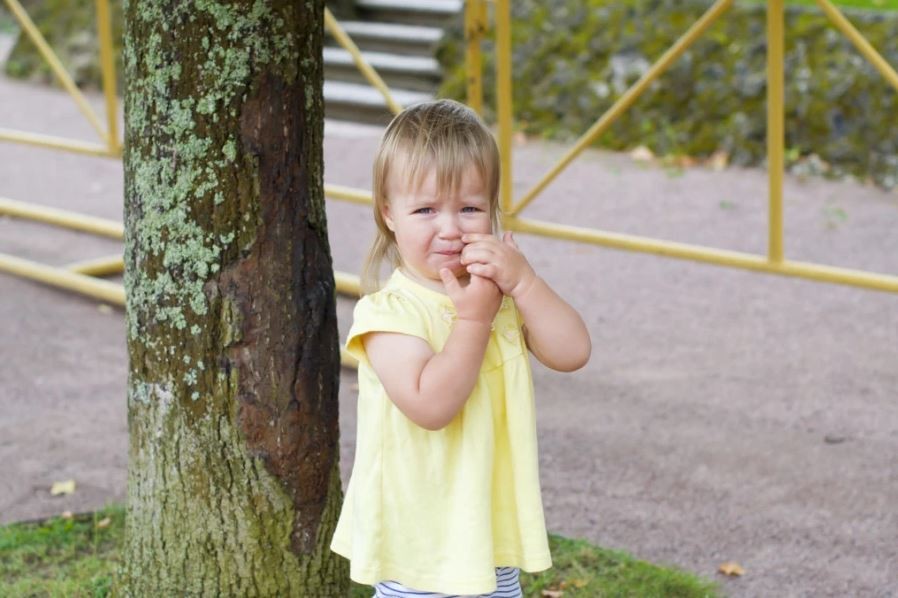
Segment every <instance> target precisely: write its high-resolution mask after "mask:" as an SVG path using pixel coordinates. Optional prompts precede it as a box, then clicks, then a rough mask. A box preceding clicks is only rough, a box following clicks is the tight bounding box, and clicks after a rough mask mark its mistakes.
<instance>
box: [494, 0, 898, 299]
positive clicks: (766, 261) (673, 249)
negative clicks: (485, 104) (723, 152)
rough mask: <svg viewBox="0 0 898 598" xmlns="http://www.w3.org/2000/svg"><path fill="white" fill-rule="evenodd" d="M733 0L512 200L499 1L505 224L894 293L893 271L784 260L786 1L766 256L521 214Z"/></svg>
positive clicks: (507, 67) (773, 107) (505, 10)
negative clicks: (854, 268) (514, 200)
mask: <svg viewBox="0 0 898 598" xmlns="http://www.w3.org/2000/svg"><path fill="white" fill-rule="evenodd" d="M817 3H818V4H819V5H820V6H821V7H822V8H823V10H824V12H825V13H826V15H827V16H828V17H829V18H830V20H832V21H833V23H835V25H836V26H837V27H838V28H839V29H840V30H841V31H843V32H844V33H845V34H846V35H847V36H848V37H849V38H850V39H851V41H852V42H853V43H854V44H855V45H856V46H857V47H858V49H859V50H860V51H861V52H862V53H863V54H864V56H866V57H867V58H868V59H869V60H870V61H871V62H872V63H873V64H874V66H875V67H876V68H877V70H879V72H881V73H882V74H883V75H884V76H885V78H886V79H887V80H888V81H889V83H891V84H892V85H893V86H894V87H895V88H896V89H898V75H896V74H895V70H894V69H893V68H892V67H891V66H890V65H889V64H888V63H886V62H885V60H883V59H882V57H881V56H880V55H879V54H878V53H877V52H876V50H874V49H873V47H872V46H871V45H870V44H869V43H868V42H867V41H866V40H865V39H864V38H863V36H861V34H860V33H858V32H857V30H856V29H854V27H853V26H852V25H851V24H850V23H849V22H848V21H847V19H845V17H844V16H843V15H842V14H841V13H840V12H839V10H838V9H837V8H835V7H834V6H833V5H832V4H831V3H830V2H829V1H828V0H817ZM731 4H732V0H718V1H717V2H715V3H714V4H713V5H712V6H711V7H710V8H709V9H708V10H707V11H706V12H705V14H704V15H702V17H701V18H700V19H699V20H698V21H697V22H696V23H695V24H694V25H693V26H692V27H690V28H689V30H688V31H686V33H685V34H684V35H683V36H682V37H681V38H680V39H679V40H677V41H676V42H675V43H674V45H673V46H671V48H670V49H668V50H667V51H666V52H665V53H664V54H663V55H662V56H661V58H660V59H658V61H657V62H656V63H655V64H654V65H652V67H651V68H650V69H649V70H648V71H647V72H646V73H645V75H643V76H642V77H641V78H640V79H639V81H637V82H636V83H635V84H634V85H633V86H631V87H630V88H629V89H628V90H627V91H626V92H625V93H624V94H623V95H622V96H621V97H620V98H619V99H618V100H617V101H616V102H615V103H614V104H613V105H612V106H611V108H609V109H608V111H607V112H606V113H605V114H603V115H602V116H601V117H600V118H599V120H598V121H597V122H596V123H595V124H594V125H593V126H592V127H591V128H590V129H589V130H588V131H587V132H586V133H584V134H583V135H582V136H581V137H580V139H578V140H577V142H576V143H575V144H574V146H573V147H572V148H571V149H570V150H568V151H567V152H566V153H565V154H564V156H563V157H562V158H561V159H560V160H559V162H558V163H557V164H556V165H555V166H554V167H552V168H551V169H550V170H549V172H548V173H547V174H545V175H544V176H543V178H542V179H540V181H538V182H537V183H536V185H534V187H533V188H532V189H531V190H529V191H528V192H527V193H525V194H524V196H523V197H522V198H521V199H520V200H519V201H518V202H517V203H514V202H513V201H512V197H511V194H512V191H511V188H512V186H511V176H512V173H511V157H512V146H511V131H512V128H511V124H512V110H513V109H512V100H511V26H510V4H509V0H496V60H497V65H496V95H497V98H496V104H497V111H498V120H499V123H498V124H499V127H498V128H499V130H498V137H499V151H500V154H501V155H502V180H501V203H502V207H503V211H504V213H505V214H504V218H503V225H504V227H505V228H506V229H507V230H512V231H520V232H525V233H531V234H537V235H542V236H547V237H554V238H558V239H567V240H572V241H579V242H583V243H591V244H595V245H603V246H606V247H613V248H616V249H624V250H628V251H639V252H644V253H653V254H656V255H664V256H667V257H674V258H680V259H688V260H693V261H699V262H705V263H711V264H717V265H724V266H729V267H736V268H744V269H749V270H756V271H760V272H769V273H773V274H781V275H786V276H796V277H801V278H806V279H809V280H816V281H822V282H831V283H838V284H846V285H852V286H858V287H863V288H868V289H873V290H878V291H889V292H898V276H892V275H887V274H877V273H873V272H864V271H859V270H851V269H847V268H835V267H831V266H823V265H817V264H809V263H803V262H793V261H789V260H787V259H786V258H785V256H784V253H785V252H784V250H783V200H782V193H783V192H782V189H783V170H784V151H783V146H784V123H783V120H784V108H783V103H784V98H783V45H784V44H783V37H784V34H783V0H768V3H767V36H768V44H767V47H768V50H767V52H768V56H767V83H768V92H767V93H768V96H767V100H768V101H767V106H768V110H767V152H768V175H769V185H768V193H769V198H768V200H769V222H768V227H769V233H768V235H769V236H768V239H769V241H768V253H767V255H766V256H758V255H751V254H743V253H738V252H732V251H725V250H720V249H715V248H710V247H702V246H697V245H687V244H681V243H672V242H667V241H659V240H656V239H651V238H646V237H637V236H631V235H621V234H616V233H611V232H607V231H599V230H592V229H583V228H577V227H570V226H562V225H559V224H554V223H550V222H540V221H537V220H524V219H522V218H520V217H519V216H518V215H519V214H520V213H521V212H522V211H523V209H524V208H525V207H527V205H529V204H530V203H531V202H532V201H533V200H534V199H535V198H536V197H537V196H538V195H539V194H540V193H541V192H542V191H543V190H544V189H545V188H546V187H547V186H548V185H549V184H550V183H551V182H552V181H553V180H554V179H555V178H556V177H557V176H558V175H559V174H560V173H561V172H562V171H563V170H564V169H565V168H566V167H567V166H568V165H569V164H570V163H571V162H572V161H573V160H574V158H576V157H577V156H578V155H579V154H580V153H582V152H583V150H584V149H586V147H588V146H589V145H590V144H592V143H593V142H594V141H595V140H596V139H598V138H599V136H600V135H601V134H602V133H603V132H604V131H606V130H607V129H608V127H609V126H610V125H611V124H612V123H613V122H614V121H615V120H616V119H617V118H618V117H619V116H620V115H621V114H622V113H623V112H624V111H625V110H626V109H627V108H629V106H631V105H632V104H633V102H635V101H636V99H637V98H638V97H639V96H640V95H641V94H642V93H643V92H644V91H645V89H646V88H647V87H648V85H649V84H650V83H651V82H652V81H654V80H655V79H657V78H658V77H659V76H660V75H661V74H662V73H663V72H664V71H665V70H666V69H667V68H668V67H669V66H670V65H671V64H672V63H673V61H675V60H676V59H677V58H678V57H679V56H680V55H681V54H682V53H683V52H684V51H685V50H686V49H687V48H688V47H689V46H690V45H691V44H692V43H694V42H695V40H697V39H698V38H699V37H700V36H701V35H702V33H703V32H704V31H705V30H706V29H707V28H708V27H709V26H710V25H711V24H712V23H714V21H715V20H717V19H718V18H719V17H720V16H721V15H722V14H723V13H724V12H725V11H726V10H727V9H728V8H729V7H730V5H731Z"/></svg>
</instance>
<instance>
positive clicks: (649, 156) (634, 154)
mask: <svg viewBox="0 0 898 598" xmlns="http://www.w3.org/2000/svg"><path fill="white" fill-rule="evenodd" d="M630 157H631V158H632V159H634V160H636V161H637V162H650V161H651V160H654V159H655V154H653V153H652V150H650V149H649V148H647V147H646V146H644V145H640V146H639V147H637V148H636V149H634V150H633V151H631V152H630Z"/></svg>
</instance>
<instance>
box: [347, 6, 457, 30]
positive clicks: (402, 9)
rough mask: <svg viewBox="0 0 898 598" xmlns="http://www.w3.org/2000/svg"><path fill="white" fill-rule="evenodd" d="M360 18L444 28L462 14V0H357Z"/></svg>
mask: <svg viewBox="0 0 898 598" xmlns="http://www.w3.org/2000/svg"><path fill="white" fill-rule="evenodd" d="M355 5H356V9H357V10H358V11H359V14H360V16H362V17H365V16H366V15H370V17H371V18H370V19H367V20H373V21H388V22H391V23H414V24H417V25H427V26H442V25H445V24H446V22H447V21H448V20H449V19H451V18H452V17H454V16H455V15H458V14H459V13H461V11H462V9H463V8H464V2H463V1H462V0H356V3H355Z"/></svg>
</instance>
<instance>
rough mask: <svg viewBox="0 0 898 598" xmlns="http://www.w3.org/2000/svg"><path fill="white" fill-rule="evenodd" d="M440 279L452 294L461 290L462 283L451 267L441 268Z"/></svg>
mask: <svg viewBox="0 0 898 598" xmlns="http://www.w3.org/2000/svg"><path fill="white" fill-rule="evenodd" d="M440 279H441V280H442V281H443V286H444V287H446V292H447V293H449V294H450V295H455V294H457V293H458V292H459V291H460V290H461V285H460V284H458V280H457V279H456V278H455V274H453V273H452V270H450V269H449V268H440Z"/></svg>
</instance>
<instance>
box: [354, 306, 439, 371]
mask: <svg viewBox="0 0 898 598" xmlns="http://www.w3.org/2000/svg"><path fill="white" fill-rule="evenodd" d="M369 332H396V333H399V334H408V335H411V336H417V337H420V338H422V339H424V340H425V341H428V337H429V335H428V330H427V314H426V312H425V310H424V307H423V306H421V305H419V304H418V302H417V301H415V300H414V299H412V298H410V297H408V296H407V295H405V294H404V293H403V292H401V291H395V290H392V289H384V290H381V291H378V292H377V293H373V294H371V295H365V296H364V297H362V298H361V299H359V302H358V303H356V305H355V309H354V310H353V312H352V327H351V328H350V329H349V337H348V338H347V339H346V350H347V351H348V352H349V354H350V355H352V356H353V357H355V358H356V359H358V360H359V362H363V361H364V362H367V361H368V359H367V355H366V354H365V346H364V344H363V343H362V337H363V336H364V335H365V334H367V333H369Z"/></svg>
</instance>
